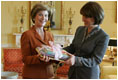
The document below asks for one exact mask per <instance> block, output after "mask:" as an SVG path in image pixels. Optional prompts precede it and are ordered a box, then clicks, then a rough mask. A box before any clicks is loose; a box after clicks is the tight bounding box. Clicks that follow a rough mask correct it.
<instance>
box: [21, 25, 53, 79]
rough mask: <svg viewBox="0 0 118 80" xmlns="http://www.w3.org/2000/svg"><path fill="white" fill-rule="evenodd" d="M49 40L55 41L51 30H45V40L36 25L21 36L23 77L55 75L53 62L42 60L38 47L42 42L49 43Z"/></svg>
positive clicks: (48, 76) (49, 76)
mask: <svg viewBox="0 0 118 80" xmlns="http://www.w3.org/2000/svg"><path fill="white" fill-rule="evenodd" d="M49 41H53V36H52V34H51V33H50V32H48V31H44V40H42V39H41V37H40V35H39V34H38V33H37V32H36V29H35V27H32V28H31V29H30V30H28V31H26V32H24V33H23V34H22V37H21V50H22V55H23V62H24V68H23V77H26V78H34V79H35V78H51V77H53V75H54V73H53V66H52V62H51V61H50V62H43V61H40V60H39V58H38V56H37V54H38V53H37V52H36V50H35V48H36V47H38V46H39V47H40V46H41V45H42V44H45V45H49Z"/></svg>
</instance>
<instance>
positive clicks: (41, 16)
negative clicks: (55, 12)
mask: <svg viewBox="0 0 118 80" xmlns="http://www.w3.org/2000/svg"><path fill="white" fill-rule="evenodd" d="M47 21H48V11H39V12H38V13H37V14H36V16H35V26H36V27H44V26H45V24H46V22H47Z"/></svg>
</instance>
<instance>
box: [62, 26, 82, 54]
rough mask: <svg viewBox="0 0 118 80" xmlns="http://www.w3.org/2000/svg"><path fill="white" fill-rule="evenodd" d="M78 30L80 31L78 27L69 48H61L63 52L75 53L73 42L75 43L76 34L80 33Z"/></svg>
mask: <svg viewBox="0 0 118 80" xmlns="http://www.w3.org/2000/svg"><path fill="white" fill-rule="evenodd" d="M80 30H81V27H78V28H77V30H76V33H75V36H74V39H73V41H72V43H71V44H70V45H69V46H67V47H64V48H63V49H64V50H66V51H67V52H69V53H71V54H74V53H75V47H74V42H75V38H76V36H77V34H78V33H79V32H80Z"/></svg>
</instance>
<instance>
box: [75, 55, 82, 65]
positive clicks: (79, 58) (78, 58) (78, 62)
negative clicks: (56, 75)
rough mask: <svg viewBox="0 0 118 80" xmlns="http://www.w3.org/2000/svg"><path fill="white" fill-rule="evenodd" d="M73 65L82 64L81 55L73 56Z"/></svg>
mask: <svg viewBox="0 0 118 80" xmlns="http://www.w3.org/2000/svg"><path fill="white" fill-rule="evenodd" d="M75 66H82V63H81V57H77V56H75Z"/></svg>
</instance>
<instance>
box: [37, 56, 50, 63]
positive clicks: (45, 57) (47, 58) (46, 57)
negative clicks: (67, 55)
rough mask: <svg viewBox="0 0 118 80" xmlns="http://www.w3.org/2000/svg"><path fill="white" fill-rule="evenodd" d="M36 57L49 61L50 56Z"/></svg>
mask: <svg viewBox="0 0 118 80" xmlns="http://www.w3.org/2000/svg"><path fill="white" fill-rule="evenodd" d="M38 57H39V59H40V60H41V61H44V62H49V61H50V57H49V56H45V55H44V56H42V57H40V55H38Z"/></svg>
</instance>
